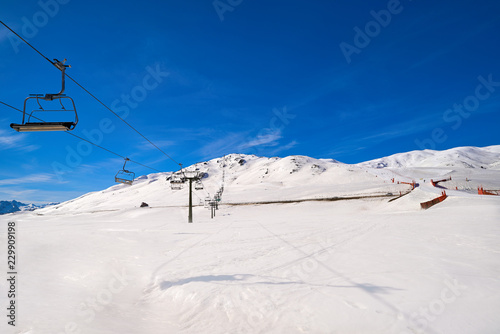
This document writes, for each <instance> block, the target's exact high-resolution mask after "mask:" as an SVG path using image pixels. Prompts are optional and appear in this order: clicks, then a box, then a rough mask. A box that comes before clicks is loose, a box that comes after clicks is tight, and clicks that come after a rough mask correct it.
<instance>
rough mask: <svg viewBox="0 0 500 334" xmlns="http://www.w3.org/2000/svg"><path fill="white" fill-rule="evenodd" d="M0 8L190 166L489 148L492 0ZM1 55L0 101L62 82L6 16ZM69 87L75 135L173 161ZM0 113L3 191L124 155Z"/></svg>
mask: <svg viewBox="0 0 500 334" xmlns="http://www.w3.org/2000/svg"><path fill="white" fill-rule="evenodd" d="M0 17H1V20H2V21H4V22H5V23H6V24H8V25H9V26H11V27H12V28H13V29H14V30H16V31H17V32H18V33H19V34H21V35H22V36H23V37H25V38H26V39H27V40H29V42H31V43H32V44H33V45H34V46H35V47H37V48H38V49H39V50H40V51H41V52H43V53H44V54H45V55H46V56H47V57H48V58H50V59H53V58H58V59H60V60H62V59H64V58H67V59H68V62H67V63H68V64H70V65H72V68H71V69H69V70H68V74H69V75H71V76H72V77H73V78H75V79H76V80H77V81H78V82H79V83H81V84H82V85H83V86H85V87H86V88H87V89H88V90H89V91H91V92H92V93H93V94H95V95H96V96H97V97H98V98H99V99H101V100H102V101H103V102H104V103H105V104H107V105H108V106H112V107H113V110H115V111H116V112H117V113H118V114H119V115H121V116H122V117H124V118H125V119H126V121H127V122H129V123H130V124H132V125H133V126H134V127H136V128H137V129H138V130H139V131H140V132H141V133H143V134H144V135H145V136H146V137H148V138H149V139H150V140H152V141H153V142H154V143H155V144H156V145H158V146H159V147H161V149H162V150H164V151H165V152H166V153H167V154H169V155H170V156H172V157H173V158H174V159H175V160H176V161H179V162H182V163H183V164H184V165H189V164H192V163H195V162H198V161H203V160H208V159H212V158H216V157H220V156H222V155H224V154H229V153H248V154H257V155H262V156H287V155H307V156H312V157H315V158H333V159H336V160H339V161H342V162H346V163H357V162H361V161H366V160H370V159H374V158H378V157H382V156H387V155H390V154H394V153H398V152H405V151H411V150H418V149H423V148H434V149H438V150H443V149H448V148H451V147H457V146H489V145H496V144H499V137H500V136H499V134H500V131H499V130H498V124H500V62H499V61H498V59H500V40H499V39H500V38H499V34H498V32H499V31H500V3H499V2H498V1H493V0H491V1H468V0H463V1H450V0H446V1H430V0H413V1H411V0H401V1H397V0H390V1H386V0H384V1H370V2H366V1H348V0H342V1H327V0H313V1H294V0H287V1H284V0H277V1H263V0H253V1H250V0H217V1H213V0H196V1H195V0H190V1H143V2H139V1H129V0H124V1H120V2H116V1H99V2H98V1H94V0H90V1H77V0H46V1H44V0H41V1H33V0H26V1H23V3H22V4H21V3H20V2H19V1H11V0H5V1H2V2H1V3H0ZM0 50H1V55H2V62H0V82H1V83H2V90H1V92H0V101H2V102H5V103H8V104H10V105H13V106H15V107H17V108H22V103H23V101H24V99H25V98H26V97H27V95H28V94H30V93H55V92H57V91H58V90H59V88H60V72H59V71H58V70H57V69H56V68H55V67H53V66H52V65H50V64H49V63H48V62H47V61H46V60H45V59H43V58H42V57H41V56H40V55H38V54H37V53H35V52H34V51H33V50H32V49H30V48H29V47H28V46H26V45H24V44H20V43H19V41H18V40H17V39H15V38H14V37H13V35H12V34H10V33H9V32H8V31H7V30H6V29H5V28H3V27H0ZM66 93H67V94H68V95H70V96H71V97H73V99H74V100H75V102H76V104H77V109H78V114H79V117H80V122H79V124H78V126H77V128H76V129H75V130H74V131H73V132H74V133H75V134H77V135H79V136H82V137H89V138H90V139H91V140H93V141H96V142H98V143H99V144H100V145H102V146H103V147H105V148H107V149H109V150H112V151H114V152H116V153H118V154H120V155H122V156H128V157H130V158H131V159H133V160H136V161H138V162H141V163H143V164H145V165H147V166H150V167H153V168H155V169H157V170H161V171H172V170H176V169H177V166H176V164H175V163H173V162H172V161H171V160H169V159H168V158H167V157H166V156H165V155H163V154H162V153H161V152H159V151H158V150H157V149H155V148H154V147H152V146H151V145H149V144H148V143H147V142H145V140H144V139H143V138H142V137H140V136H139V135H138V134H137V133H135V132H134V131H133V130H131V129H130V128H128V127H127V126H126V125H125V124H124V123H123V122H121V121H120V120H119V119H118V118H116V117H115V116H114V115H113V114H112V113H110V112H109V111H108V110H106V109H105V108H104V107H103V106H101V105H99V104H98V103H97V102H96V101H95V100H93V99H92V98H91V97H90V96H89V95H87V94H86V93H85V92H84V91H83V90H82V89H80V88H79V87H78V86H76V85H75V84H74V83H72V82H68V83H67V87H66ZM40 116H41V117H42V118H43V115H40ZM0 119H1V123H0V124H3V125H2V126H0V151H1V152H0V153H1V157H2V158H1V160H0V161H1V163H0V199H2V200H10V199H16V200H20V201H27V202H49V201H63V200H68V199H71V198H74V197H76V196H79V195H81V194H84V193H86V192H89V191H97V190H101V189H104V188H106V187H108V186H111V185H113V184H114V174H115V173H116V172H117V171H118V170H119V169H120V168H121V167H122V164H123V160H122V159H121V158H119V157H117V156H114V155H112V154H110V153H108V152H106V151H103V150H101V149H99V148H97V147H90V148H89V146H88V145H86V144H84V143H81V142H80V141H79V140H78V139H76V138H74V137H72V136H70V135H68V134H66V133H24V134H20V133H17V132H15V131H14V130H12V129H11V128H10V127H9V124H10V123H12V122H16V123H17V122H20V120H21V114H20V113H19V112H17V111H15V110H12V109H10V108H7V107H5V106H3V105H0ZM127 166H128V169H130V170H133V171H134V172H135V173H136V175H142V174H148V173H150V172H152V171H151V170H149V169H147V168H145V167H142V166H139V165H135V164H133V163H131V164H129V165H127Z"/></svg>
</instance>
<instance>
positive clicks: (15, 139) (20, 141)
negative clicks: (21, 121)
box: [0, 130, 40, 152]
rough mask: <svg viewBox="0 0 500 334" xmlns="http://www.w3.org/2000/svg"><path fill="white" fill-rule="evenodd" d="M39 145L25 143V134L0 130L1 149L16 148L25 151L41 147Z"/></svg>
mask: <svg viewBox="0 0 500 334" xmlns="http://www.w3.org/2000/svg"><path fill="white" fill-rule="evenodd" d="M39 148H40V146H38V145H27V144H25V140H24V136H23V135H21V134H19V133H13V134H10V133H9V132H7V131H5V130H0V150H8V149H16V150H21V151H24V152H32V151H35V150H37V149H39Z"/></svg>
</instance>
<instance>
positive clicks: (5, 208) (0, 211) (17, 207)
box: [0, 200, 58, 215]
mask: <svg viewBox="0 0 500 334" xmlns="http://www.w3.org/2000/svg"><path fill="white" fill-rule="evenodd" d="M55 204H58V203H48V204H42V205H37V204H33V203H30V204H25V203H21V202H18V201H15V200H13V201H0V215H4V214H6V213H12V212H17V211H33V210H36V209H41V208H44V207H46V206H49V205H55Z"/></svg>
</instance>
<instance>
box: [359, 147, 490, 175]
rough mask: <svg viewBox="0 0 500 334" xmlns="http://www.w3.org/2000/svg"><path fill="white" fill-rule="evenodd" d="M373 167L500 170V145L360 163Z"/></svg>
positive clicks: (420, 153) (402, 155)
mask: <svg viewBox="0 0 500 334" xmlns="http://www.w3.org/2000/svg"><path fill="white" fill-rule="evenodd" d="M359 165H360V166H366V167H371V168H384V167H392V168H401V167H447V168H448V167H449V168H453V167H464V168H487V169H490V168H491V169H496V170H500V145H495V146H489V147H483V148H479V147H457V148H452V149H449V150H446V151H433V150H424V151H412V152H407V153H398V154H394V155H391V156H389V157H385V158H380V159H375V160H371V161H367V162H363V163H361V164H359Z"/></svg>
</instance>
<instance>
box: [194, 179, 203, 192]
mask: <svg viewBox="0 0 500 334" xmlns="http://www.w3.org/2000/svg"><path fill="white" fill-rule="evenodd" d="M194 189H195V190H203V183H201V181H196V182H195V183H194Z"/></svg>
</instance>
